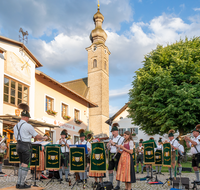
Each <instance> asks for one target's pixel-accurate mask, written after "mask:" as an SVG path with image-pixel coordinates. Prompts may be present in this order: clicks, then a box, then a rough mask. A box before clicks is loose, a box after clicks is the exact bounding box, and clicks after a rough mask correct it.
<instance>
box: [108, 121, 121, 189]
mask: <svg viewBox="0 0 200 190" xmlns="http://www.w3.org/2000/svg"><path fill="white" fill-rule="evenodd" d="M118 127H119V124H118V123H113V125H112V129H111V132H112V135H113V139H112V140H110V141H109V143H108V144H107V147H108V149H109V164H108V172H109V180H110V181H111V182H112V184H113V170H114V168H115V170H116V172H117V166H118V162H119V159H120V156H121V153H122V151H123V150H122V149H120V150H119V152H118V153H117V148H116V146H115V145H116V144H117V145H121V144H122V143H123V141H124V138H123V137H121V136H120V135H119V133H118ZM116 153H117V155H116V157H115V158H114V159H112V158H113V156H114V155H115V154H116ZM117 189H120V181H118V182H117V186H116V187H115V190H117Z"/></svg>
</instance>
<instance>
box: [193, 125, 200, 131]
mask: <svg viewBox="0 0 200 190" xmlns="http://www.w3.org/2000/svg"><path fill="white" fill-rule="evenodd" d="M193 131H196V132H200V124H198V125H196V127H195V128H194V129H193ZM193 131H192V132H193Z"/></svg>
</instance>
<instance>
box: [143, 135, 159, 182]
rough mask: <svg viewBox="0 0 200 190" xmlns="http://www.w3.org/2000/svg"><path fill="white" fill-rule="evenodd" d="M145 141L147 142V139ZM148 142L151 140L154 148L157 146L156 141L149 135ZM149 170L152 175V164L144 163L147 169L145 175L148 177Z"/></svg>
mask: <svg viewBox="0 0 200 190" xmlns="http://www.w3.org/2000/svg"><path fill="white" fill-rule="evenodd" d="M145 142H147V141H145ZM148 142H150V143H152V142H153V143H154V149H156V148H157V145H156V142H155V140H154V138H153V137H150V138H149V140H148ZM149 170H151V176H153V170H152V165H151V164H146V171H147V176H146V178H150V176H149Z"/></svg>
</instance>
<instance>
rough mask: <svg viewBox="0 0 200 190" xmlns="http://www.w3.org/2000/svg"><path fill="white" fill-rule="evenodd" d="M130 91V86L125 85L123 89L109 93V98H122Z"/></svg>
mask: <svg viewBox="0 0 200 190" xmlns="http://www.w3.org/2000/svg"><path fill="white" fill-rule="evenodd" d="M130 89H131V85H129V84H127V85H125V86H124V87H122V88H120V89H114V90H110V91H109V96H110V98H115V97H119V96H124V95H127V94H128V93H129V90H130Z"/></svg>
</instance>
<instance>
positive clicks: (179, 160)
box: [176, 137, 185, 175]
mask: <svg viewBox="0 0 200 190" xmlns="http://www.w3.org/2000/svg"><path fill="white" fill-rule="evenodd" d="M176 140H177V141H178V142H179V138H178V137H177V138H176ZM178 149H179V152H181V153H182V154H183V153H184V151H185V150H184V146H183V145H182V144H180V143H179V145H178ZM181 160H182V155H181V154H180V153H178V161H177V163H178V170H179V173H177V175H181V171H182V165H181Z"/></svg>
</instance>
